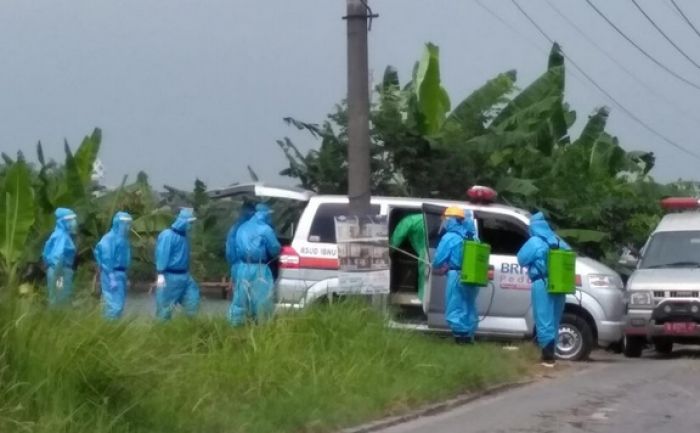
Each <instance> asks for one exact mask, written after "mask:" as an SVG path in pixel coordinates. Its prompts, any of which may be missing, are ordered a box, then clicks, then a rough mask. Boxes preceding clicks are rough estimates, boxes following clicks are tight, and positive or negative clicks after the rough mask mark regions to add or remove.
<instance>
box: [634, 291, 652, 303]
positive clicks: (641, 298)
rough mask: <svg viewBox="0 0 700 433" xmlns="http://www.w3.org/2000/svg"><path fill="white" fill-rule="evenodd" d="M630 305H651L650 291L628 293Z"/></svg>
mask: <svg viewBox="0 0 700 433" xmlns="http://www.w3.org/2000/svg"><path fill="white" fill-rule="evenodd" d="M629 296H630V305H633V306H643V305H651V302H652V297H651V292H632V293H630V295H629Z"/></svg>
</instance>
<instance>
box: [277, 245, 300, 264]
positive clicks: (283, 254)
mask: <svg viewBox="0 0 700 433" xmlns="http://www.w3.org/2000/svg"><path fill="white" fill-rule="evenodd" d="M300 262H301V258H300V257H299V254H297V252H296V250H295V249H294V248H292V247H290V246H286V247H282V251H280V260H279V263H280V268H282V269H299V264H300Z"/></svg>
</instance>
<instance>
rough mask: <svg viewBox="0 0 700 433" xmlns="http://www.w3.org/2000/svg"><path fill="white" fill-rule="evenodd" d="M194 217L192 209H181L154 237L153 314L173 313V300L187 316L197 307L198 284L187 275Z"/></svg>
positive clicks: (161, 317)
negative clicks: (154, 293)
mask: <svg viewBox="0 0 700 433" xmlns="http://www.w3.org/2000/svg"><path fill="white" fill-rule="evenodd" d="M195 220H196V218H195V217H194V214H193V213H192V209H182V210H180V213H179V214H178V216H177V218H176V219H175V222H174V223H173V224H172V225H171V226H170V227H169V228H167V229H165V230H163V231H162V232H161V233H160V234H159V235H158V240H157V241H156V256H155V259H156V271H157V272H158V279H157V281H156V316H157V317H158V318H160V319H163V320H169V319H170V318H171V317H172V312H173V308H174V307H175V305H176V304H180V305H182V307H183V308H184V310H185V313H186V314H187V315H188V316H193V315H195V314H196V313H197V310H198V309H199V287H198V286H197V283H196V282H195V281H194V279H193V278H192V276H191V275H190V241H189V239H188V237H187V232H188V231H189V230H190V227H191V225H192V222H193V221H195Z"/></svg>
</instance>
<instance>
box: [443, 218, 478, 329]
mask: <svg viewBox="0 0 700 433" xmlns="http://www.w3.org/2000/svg"><path fill="white" fill-rule="evenodd" d="M443 231H444V234H443V235H442V238H441V239H440V243H439V244H438V247H437V251H436V252H435V258H434V259H433V269H436V270H441V269H444V270H447V281H446V287H445V320H446V321H447V324H448V325H449V327H450V329H451V330H452V334H453V335H454V336H455V337H456V338H457V339H468V340H472V339H473V338H474V334H475V333H476V330H477V327H478V325H479V312H478V310H477V306H476V297H477V296H478V294H479V287H478V286H473V285H470V284H462V282H461V269H462V258H463V254H464V241H465V240H467V239H468V240H476V241H478V240H479V239H478V237H477V236H476V228H475V226H474V219H473V218H471V216H469V215H468V216H467V217H466V218H465V219H464V220H460V219H457V218H454V217H449V218H447V220H445V224H444V226H443Z"/></svg>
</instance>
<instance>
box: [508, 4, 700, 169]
mask: <svg viewBox="0 0 700 433" xmlns="http://www.w3.org/2000/svg"><path fill="white" fill-rule="evenodd" d="M510 1H511V3H513V4H514V5H515V7H516V8H518V10H519V11H520V13H522V14H523V15H524V16H525V18H527V20H528V21H530V23H531V24H532V25H533V26H534V27H535V28H536V29H537V31H539V32H540V34H541V35H542V36H544V38H545V39H547V40H548V41H549V42H550V43H551V44H554V43H555V42H554V39H552V38H550V37H549V35H548V34H547V33H546V32H545V31H544V30H543V29H542V27H540V25H539V24H537V22H536V21H535V20H534V19H533V18H532V17H531V16H530V15H529V14H528V13H527V12H526V11H525V9H523V8H522V7H521V6H520V5H519V4H518V2H517V1H515V0H510ZM586 1H588V0H586ZM562 54H563V55H564V58H565V59H566V60H567V61H569V63H571V65H572V66H573V67H574V68H576V70H578V71H579V72H580V73H581V75H583V76H584V77H585V78H586V79H587V80H588V81H590V82H591V84H593V86H595V88H596V89H598V91H600V92H601V93H602V94H603V95H605V96H606V97H607V98H608V99H610V101H611V102H612V103H613V104H615V105H616V106H617V107H618V108H619V109H620V110H622V111H623V112H624V113H625V114H627V116H629V117H630V118H631V119H632V120H634V121H635V122H637V123H638V124H639V125H640V126H641V127H642V128H644V129H646V130H647V131H649V132H650V133H652V134H653V135H655V136H656V137H658V138H660V139H661V140H663V141H665V142H666V143H668V144H670V145H671V146H673V147H674V148H676V149H678V150H680V151H681V152H683V153H686V154H687V155H689V156H692V157H693V158H696V159H698V160H700V155H699V154H697V153H695V152H693V151H692V150H689V149H687V148H685V147H684V146H682V145H680V144H678V143H676V142H675V141H673V140H671V139H670V138H668V137H666V136H665V135H663V134H662V133H660V132H659V131H657V130H656V129H654V128H652V127H651V126H649V125H647V124H646V123H645V122H644V121H643V120H642V119H640V118H639V117H638V116H637V115H636V114H634V113H632V112H631V111H630V110H629V109H628V108H627V107H625V106H624V105H622V103H621V102H619V101H618V100H617V99H616V98H615V97H614V96H612V95H611V94H610V93H609V92H608V91H607V90H605V89H604V88H603V87H602V86H600V85H599V84H598V83H597V82H596V81H595V80H594V79H593V78H592V77H591V76H590V75H588V73H586V71H584V70H583V69H582V68H581V67H580V66H579V65H578V64H577V63H576V62H575V61H574V60H573V59H572V58H571V57H569V56H568V55H567V54H566V53H564V52H562Z"/></svg>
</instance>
